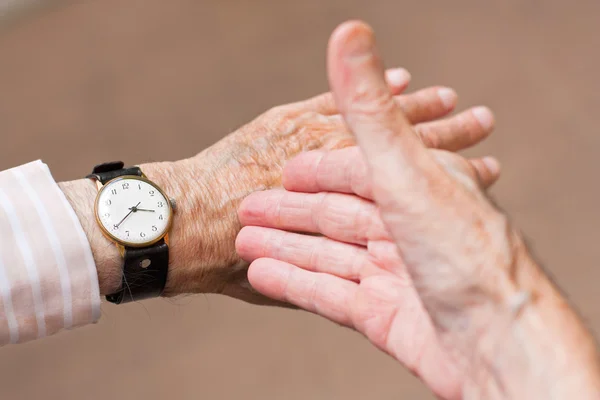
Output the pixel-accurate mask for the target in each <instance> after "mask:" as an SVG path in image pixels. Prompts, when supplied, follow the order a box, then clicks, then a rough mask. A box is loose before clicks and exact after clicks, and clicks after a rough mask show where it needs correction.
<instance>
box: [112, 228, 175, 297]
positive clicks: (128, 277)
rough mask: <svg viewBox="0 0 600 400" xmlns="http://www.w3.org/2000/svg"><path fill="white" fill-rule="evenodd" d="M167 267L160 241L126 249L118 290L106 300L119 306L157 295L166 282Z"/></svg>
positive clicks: (167, 250) (167, 249)
mask: <svg viewBox="0 0 600 400" xmlns="http://www.w3.org/2000/svg"><path fill="white" fill-rule="evenodd" d="M168 266H169V246H167V244H166V243H165V242H164V240H161V241H160V242H158V243H156V244H155V245H153V246H150V247H144V248H134V247H126V248H125V257H124V263H123V281H122V287H121V290H119V291H118V292H116V293H113V294H110V295H108V296H106V300H108V301H110V302H111V303H116V304H121V303H128V302H130V301H137V300H143V299H148V298H152V297H158V296H160V295H161V294H162V292H163V290H164V288H165V284H166V283H167V272H168V270H169V269H168Z"/></svg>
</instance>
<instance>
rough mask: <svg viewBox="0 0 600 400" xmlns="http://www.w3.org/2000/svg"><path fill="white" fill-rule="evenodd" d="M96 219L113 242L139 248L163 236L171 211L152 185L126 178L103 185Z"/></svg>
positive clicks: (164, 198)
mask: <svg viewBox="0 0 600 400" xmlns="http://www.w3.org/2000/svg"><path fill="white" fill-rule="evenodd" d="M96 216H97V218H98V222H99V223H100V224H101V225H102V227H103V228H104V230H105V232H106V233H108V235H109V236H111V237H112V238H113V239H115V240H117V241H118V242H120V243H121V244H124V245H130V246H138V247H140V246H144V245H149V244H151V243H154V242H156V241H157V240H159V239H160V238H162V236H164V234H165V233H166V232H167V231H168V229H169V227H170V224H171V217H172V209H171V204H170V202H169V199H167V198H166V197H165V195H164V194H163V193H162V191H161V190H159V189H158V188H157V187H156V186H154V185H153V184H152V183H151V182H149V181H146V180H144V179H140V178H138V177H129V176H127V177H122V178H117V179H114V180H112V181H110V182H108V183H107V184H106V185H104V187H103V188H102V189H101V191H100V193H99V194H98V199H97V202H96Z"/></svg>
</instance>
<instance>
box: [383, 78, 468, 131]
mask: <svg viewBox="0 0 600 400" xmlns="http://www.w3.org/2000/svg"><path fill="white" fill-rule="evenodd" d="M395 100H396V103H397V104H398V105H399V106H400V108H401V109H402V111H403V112H404V114H405V115H406V118H407V119H408V120H409V121H410V123H411V124H418V123H420V122H424V121H431V120H433V119H436V118H440V117H443V116H445V115H448V114H449V113H450V112H452V110H454V108H455V107H456V102H457V100H458V95H457V94H456V92H455V91H454V90H453V89H450V88H447V87H429V88H426V89H421V90H418V91H416V92H414V93H410V94H405V95H401V96H396V97H395Z"/></svg>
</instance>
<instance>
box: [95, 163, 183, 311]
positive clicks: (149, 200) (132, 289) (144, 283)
mask: <svg viewBox="0 0 600 400" xmlns="http://www.w3.org/2000/svg"><path fill="white" fill-rule="evenodd" d="M124 166H125V164H124V163H123V162H121V161H114V162H109V163H104V164H100V165H97V166H96V167H94V170H93V171H92V173H91V174H90V175H88V176H87V178H90V179H93V180H94V181H95V182H96V185H97V186H98V195H97V196H96V202H95V205H94V213H95V215H96V221H97V222H98V225H100V229H101V230H102V233H103V234H104V236H106V237H107V238H108V239H109V240H110V241H112V242H114V243H115V244H116V246H117V248H118V249H119V252H120V254H121V256H122V257H123V274H122V285H121V289H120V290H119V291H118V292H115V293H112V294H109V295H107V296H106V299H107V300H108V301H109V302H111V303H116V304H121V303H127V302H130V301H136V300H142V299H147V298H151V297H158V296H160V295H161V294H162V292H163V290H164V288H165V284H166V282H167V275H168V272H169V230H170V229H171V224H172V222H173V213H174V210H175V200H173V199H170V198H169V197H168V196H167V195H166V193H165V192H164V191H163V190H162V189H161V188H160V187H159V186H158V185H157V184H156V183H154V182H152V181H151V180H149V179H148V178H147V177H146V176H145V175H144V173H143V172H142V170H141V169H140V168H139V167H135V166H134V167H128V168H124Z"/></svg>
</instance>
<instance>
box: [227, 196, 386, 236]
mask: <svg viewBox="0 0 600 400" xmlns="http://www.w3.org/2000/svg"><path fill="white" fill-rule="evenodd" d="M238 215H239V219H240V222H241V224H242V225H243V226H262V227H266V228H275V229H283V230H286V231H294V232H307V233H319V234H322V235H325V236H327V237H329V238H331V239H334V240H337V241H340V242H346V243H353V244H359V245H363V246H364V245H366V244H367V243H368V242H369V241H374V240H389V239H390V236H389V234H388V232H387V230H386V228H385V226H384V225H383V222H382V221H381V218H380V217H379V212H378V210H377V207H376V206H375V204H373V203H372V202H370V201H367V200H364V199H362V198H360V197H358V196H352V195H348V194H339V193H318V194H315V193H296V192H288V191H285V190H268V191H263V192H255V193H253V194H251V195H249V196H248V197H246V198H245V199H244V201H243V202H242V204H241V205H240V207H239V209H238Z"/></svg>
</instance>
